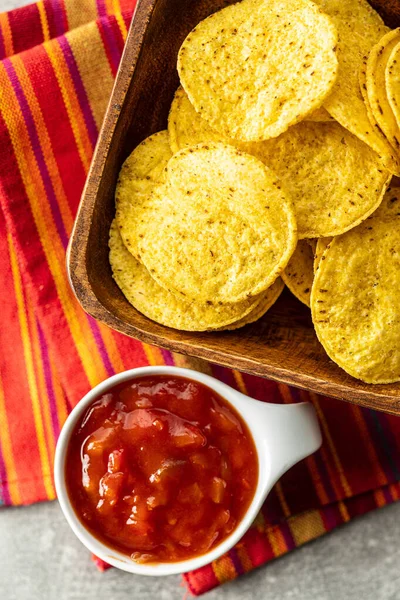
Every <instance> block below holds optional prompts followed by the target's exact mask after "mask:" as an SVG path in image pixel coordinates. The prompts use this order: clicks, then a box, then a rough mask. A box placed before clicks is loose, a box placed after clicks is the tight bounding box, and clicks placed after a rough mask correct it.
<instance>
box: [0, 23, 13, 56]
mask: <svg viewBox="0 0 400 600" xmlns="http://www.w3.org/2000/svg"><path fill="white" fill-rule="evenodd" d="M0 29H1V30H2V32H3V42H4V50H5V53H6V56H12V55H13V54H14V44H13V39H12V31H11V27H10V21H9V20H8V13H6V12H3V13H0Z"/></svg>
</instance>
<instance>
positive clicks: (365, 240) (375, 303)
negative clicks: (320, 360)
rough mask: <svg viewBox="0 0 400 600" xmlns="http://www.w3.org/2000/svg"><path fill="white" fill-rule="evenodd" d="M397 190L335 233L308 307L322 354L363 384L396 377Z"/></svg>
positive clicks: (399, 313)
mask: <svg viewBox="0 0 400 600" xmlns="http://www.w3.org/2000/svg"><path fill="white" fill-rule="evenodd" d="M399 228H400V188H392V189H390V191H388V192H387V194H386V195H385V198H384V200H383V202H382V204H381V206H380V207H379V209H378V210H377V211H376V212H375V213H374V214H373V215H372V216H371V217H369V219H368V220H367V221H365V222H364V223H362V224H361V225H359V226H358V227H356V228H355V229H352V230H351V231H348V232H347V233H345V234H343V235H341V236H338V237H336V238H335V239H334V240H333V241H332V242H331V244H330V247H329V250H328V251H327V252H326V253H325V255H324V256H325V260H324V261H321V263H320V265H319V268H318V271H317V272H316V274H315V279H314V285H313V288H312V293H311V311H312V318H313V322H314V326H315V331H316V333H317V336H318V338H319V340H320V342H321V344H322V345H323V346H324V348H325V350H326V352H327V354H328V355H329V356H330V358H331V359H332V360H333V361H335V362H336V363H337V364H338V365H339V366H340V367H342V369H344V370H345V371H346V372H347V373H349V374H350V375H352V376H353V377H356V378H357V379H361V380H362V381H365V382H366V383H380V384H383V383H393V382H395V381H399V380H400V344H399V339H400V302H399V297H400V236H399Z"/></svg>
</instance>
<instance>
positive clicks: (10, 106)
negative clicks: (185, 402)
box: [0, 64, 107, 386]
mask: <svg viewBox="0 0 400 600" xmlns="http://www.w3.org/2000/svg"><path fill="white" fill-rule="evenodd" d="M17 106H18V102H17V100H16V98H15V94H14V92H13V90H12V88H11V86H10V82H9V80H8V77H7V74H6V73H5V71H4V67H3V66H2V65H1V64H0V110H2V113H3V118H4V120H5V123H6V126H7V129H8V132H9V134H10V138H11V142H12V145H13V148H14V153H15V157H16V159H17V162H18V167H19V170H20V175H21V178H22V181H23V183H24V186H25V190H26V193H27V196H28V198H29V202H30V206H31V209H32V213H33V217H34V219H35V225H36V227H37V230H38V234H39V238H40V242H41V244H42V247H43V251H44V253H45V256H46V260H47V263H48V266H49V269H50V271H51V274H52V276H53V279H54V283H55V286H56V289H57V294H58V298H59V300H60V303H61V306H62V309H63V311H64V314H65V318H66V320H67V322H68V325H69V328H70V332H71V336H72V338H73V340H74V344H75V347H76V350H77V352H78V355H79V357H80V359H81V361H82V365H83V368H84V370H85V373H86V376H87V378H88V380H89V383H90V385H91V386H94V385H96V384H97V383H99V381H102V380H103V379H105V378H106V377H107V373H106V370H105V367H104V364H103V362H102V360H101V358H100V355H99V350H98V348H97V345H96V343H95V340H94V338H93V334H92V332H91V330H90V327H89V324H88V322H87V320H86V317H85V316H84V313H83V312H82V311H81V310H80V308H79V307H78V306H77V303H76V300H75V298H74V297H73V294H72V291H71V288H70V286H69V285H68V282H67V278H66V273H65V265H64V260H65V255H64V249H63V248H62V245H61V242H60V240H59V238H58V235H57V232H54V229H55V227H54V222H53V217H52V215H51V210H50V207H49V206H48V205H47V203H46V202H43V200H42V199H43V198H45V197H46V192H45V189H44V187H43V182H42V179H41V176H40V172H39V169H38V166H37V163H36V159H35V157H34V156H33V151H32V147H31V143H30V139H29V135H28V132H27V130H26V127H24V126H23V120H22V119H21V115H20V112H19V111H18V110H16V107H17ZM82 340H85V343H84V344H83V343H82Z"/></svg>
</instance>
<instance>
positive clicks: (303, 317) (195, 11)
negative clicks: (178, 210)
mask: <svg viewBox="0 0 400 600" xmlns="http://www.w3.org/2000/svg"><path fill="white" fill-rule="evenodd" d="M227 4H229V2H225V1H224V0H190V1H187V0H140V1H139V5H138V8H137V11H136V15H135V18H134V20H133V22H132V25H131V28H130V31H129V34H128V39H127V43H126V46H125V51H124V54H123V58H122V61H121V66H120V69H119V72H118V76H117V79H116V83H115V86H114V90H113V93H112V96H111V99H110V103H109V107H108V110H107V114H106V117H105V121H104V124H103V127H102V130H101V133H100V137H99V141H98V144H97V147H96V151H95V154H94V158H93V161H92V166H91V169H90V173H89V176H88V179H87V183H86V186H85V189H84V192H83V196H82V200H81V204H80V207H79V211H78V215H77V218H76V222H75V227H74V231H73V234H72V237H71V240H70V245H69V249H68V254H67V266H68V272H69V277H70V282H71V285H72V288H73V290H74V292H75V294H76V297H77V298H78V300H79V302H80V303H81V305H82V307H83V308H84V310H86V311H87V312H88V313H89V314H91V315H92V316H93V317H94V318H96V319H98V320H99V321H102V322H103V323H106V324H107V325H109V326H110V327H112V328H113V329H116V330H117V331H120V332H122V333H124V334H126V335H128V336H131V337H134V338H137V339H140V340H143V341H145V342H148V343H153V344H156V345H158V346H161V347H164V348H168V349H170V350H173V351H176V352H180V353H182V354H189V355H192V356H197V357H200V358H205V359H207V360H209V361H211V362H214V363H218V364H221V365H224V366H227V367H232V368H235V369H239V370H241V371H245V372H248V373H252V374H255V375H260V376H262V377H268V378H270V379H275V380H277V381H281V382H284V383H287V384H290V385H294V386H297V387H299V388H303V389H307V390H312V391H314V392H318V393H321V394H325V395H327V396H332V397H335V398H339V399H341V400H346V401H349V402H354V403H356V404H360V405H362V406H367V407H371V408H375V409H378V410H383V411H386V412H390V413H394V414H400V384H390V385H368V384H364V383H362V382H361V381H357V380H356V379H353V378H352V377H350V376H349V375H347V374H346V373H345V372H344V371H342V370H341V369H340V368H339V367H337V366H336V365H335V364H334V363H333V362H332V361H331V360H330V359H329V358H328V357H327V355H326V353H325V351H324V349H323V348H322V346H321V345H320V343H319V342H318V340H317V338H316V335H315V332H314V329H313V326H312V323H311V317H310V311H309V310H308V309H307V308H306V307H305V306H303V305H302V304H301V303H300V302H299V301H298V300H296V299H295V298H293V297H292V296H291V294H290V293H289V292H287V291H285V292H284V293H283V294H282V296H281V297H280V299H279V301H278V302H277V304H276V305H275V306H274V307H273V308H272V309H271V310H270V311H269V312H268V313H267V314H266V315H265V316H264V317H263V318H262V319H261V320H260V321H257V322H256V323H254V324H253V325H249V326H247V327H245V328H243V329H240V330H238V331H233V332H220V333H187V332H184V331H176V330H173V329H169V328H167V327H163V326H162V325H158V324H157V323H154V322H153V321H151V320H149V319H147V318H146V317H145V316H143V315H142V314H140V313H138V312H137V311H136V310H135V309H134V308H133V307H132V306H131V305H130V304H129V303H128V302H127V300H126V299H125V297H124V296H123V295H122V293H121V292H120V290H119V288H118V287H117V285H116V284H115V282H114V280H113V279H112V276H111V269H110V265H109V261H108V231H109V227H110V224H111V221H112V218H113V216H114V212H115V207H114V190H115V184H116V180H117V176H118V172H119V169H120V166H121V164H122V162H123V161H124V159H125V158H126V157H127V156H128V154H129V153H130V152H131V151H132V150H133V148H134V147H135V146H136V145H137V144H138V143H139V142H141V141H142V140H143V139H144V138H145V137H147V136H148V135H150V134H152V133H155V132H156V131H158V130H160V129H163V128H165V127H166V125H167V115H168V110H169V107H170V104H171V101H172V98H173V94H174V91H175V89H176V88H177V86H178V76H177V73H176V68H175V65H176V56H177V53H178V49H179V47H180V45H181V43H182V41H183V40H184V38H185V37H186V35H187V34H188V33H189V31H190V30H191V29H192V28H193V27H194V26H195V25H196V24H197V23H198V22H199V21H200V20H201V19H203V18H205V17H206V16H207V15H209V14H211V13H212V12H214V11H215V10H218V9H220V8H222V7H223V6H225V5H227ZM380 4H381V5H382V4H383V2H380ZM391 17H392V18H393V14H391ZM391 24H392V25H393V21H392V22H391Z"/></svg>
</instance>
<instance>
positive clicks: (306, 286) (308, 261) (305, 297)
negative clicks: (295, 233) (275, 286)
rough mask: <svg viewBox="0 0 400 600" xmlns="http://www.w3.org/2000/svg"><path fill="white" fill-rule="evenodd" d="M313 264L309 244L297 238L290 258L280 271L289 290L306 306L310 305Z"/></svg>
mask: <svg viewBox="0 0 400 600" xmlns="http://www.w3.org/2000/svg"><path fill="white" fill-rule="evenodd" d="M313 264H314V253H313V251H312V248H311V246H310V245H309V244H308V243H307V242H306V240H299V241H298V242H297V246H296V250H295V251H294V253H293V255H292V258H291V259H290V261H289V263H288V265H287V267H286V269H285V270H284V271H283V273H282V279H283V281H284V282H285V283H286V285H287V287H288V288H289V290H290V291H291V292H292V294H293V295H294V296H296V298H298V299H299V300H300V302H303V304H305V305H306V306H310V295H311V287H312V284H313V280H314V270H313Z"/></svg>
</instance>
